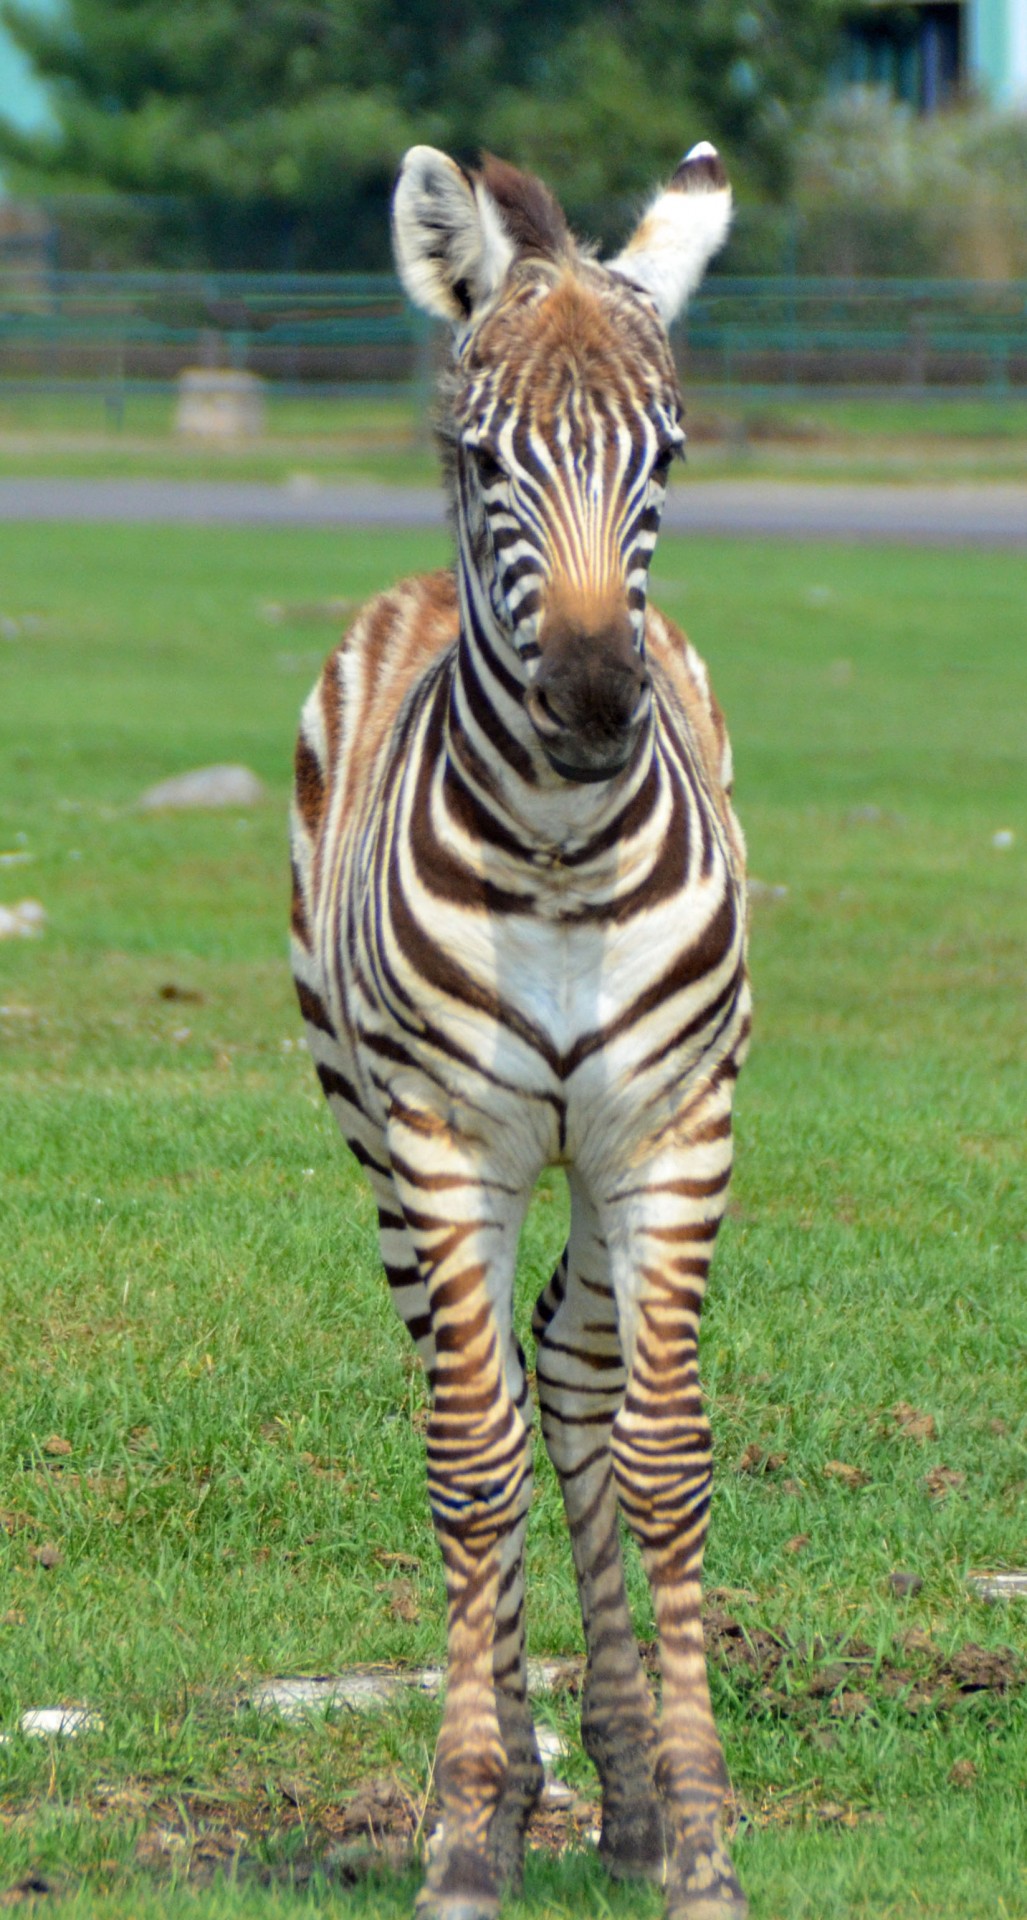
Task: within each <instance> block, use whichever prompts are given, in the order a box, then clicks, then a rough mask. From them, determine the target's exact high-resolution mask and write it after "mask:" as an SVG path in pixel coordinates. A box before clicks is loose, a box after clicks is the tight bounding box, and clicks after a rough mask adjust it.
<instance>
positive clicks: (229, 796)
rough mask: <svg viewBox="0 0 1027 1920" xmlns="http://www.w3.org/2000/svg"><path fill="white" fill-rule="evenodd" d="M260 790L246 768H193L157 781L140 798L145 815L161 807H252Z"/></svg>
mask: <svg viewBox="0 0 1027 1920" xmlns="http://www.w3.org/2000/svg"><path fill="white" fill-rule="evenodd" d="M263 798H264V787H263V784H262V782H261V781H260V780H258V779H257V776H256V774H255V773H251V772H250V769H249V767H236V766H231V765H228V766H216V767H196V768H194V770H193V771H192V772H191V773H180V774H178V775H177V776H176V778H175V779H173V780H161V781H160V782H159V783H158V785H157V786H155V787H148V788H147V790H146V792H145V793H144V794H142V795H141V796H140V800H139V805H140V806H141V807H144V808H145V809H146V811H147V812H157V811H159V810H160V809H161V808H164V807H255V806H257V805H258V804H259V803H260V801H261V800H263Z"/></svg>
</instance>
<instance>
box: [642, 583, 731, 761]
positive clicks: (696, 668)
mask: <svg viewBox="0 0 1027 1920" xmlns="http://www.w3.org/2000/svg"><path fill="white" fill-rule="evenodd" d="M646 651H647V653H648V655H649V659H650V661H651V662H652V663H654V664H655V665H657V666H658V667H660V668H662V670H663V673H664V676H665V678H666V679H667V680H668V681H669V683H670V686H671V688H672V689H673V691H674V693H675V694H676V696H677V698H678V700H679V701H680V703H681V705H682V707H683V708H684V711H685V714H686V715H687V718H688V721H689V725H690V727H691V730H692V733H693V735H694V736H695V740H696V744H697V746H698V747H699V750H700V752H701V754H702V757H703V764H704V767H705V770H706V773H707V775H708V777H709V778H710V780H711V783H712V785H713V786H714V788H715V789H716V788H718V787H719V788H722V789H723V791H724V793H725V794H728V795H730V793H731V787H732V783H733V780H734V764H733V761H732V757H731V742H730V740H729V739H728V732H727V726H726V724H725V721H724V715H723V713H722V712H721V709H720V704H719V702H718V700H717V696H716V694H715V693H714V691H713V687H712V685H711V684H710V673H709V668H708V667H707V665H706V662H705V660H704V659H703V658H702V655H701V654H699V653H697V652H696V650H695V648H694V647H693V645H692V643H691V641H690V640H689V638H688V636H687V634H684V633H682V631H681V628H680V627H677V626H675V624H674V622H673V620H668V618H667V615H666V614H665V613H661V612H660V611H659V609H658V608H657V607H653V606H650V607H649V608H648V609H647V611H646Z"/></svg>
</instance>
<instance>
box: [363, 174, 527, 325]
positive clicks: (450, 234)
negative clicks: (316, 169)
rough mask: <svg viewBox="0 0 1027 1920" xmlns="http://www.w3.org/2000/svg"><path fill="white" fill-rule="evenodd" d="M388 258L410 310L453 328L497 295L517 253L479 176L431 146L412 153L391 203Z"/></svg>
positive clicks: (491, 197) (494, 202)
mask: <svg viewBox="0 0 1027 1920" xmlns="http://www.w3.org/2000/svg"><path fill="white" fill-rule="evenodd" d="M392 251H393V253H394V255H395V258H396V266H397V269H398V271H399V277H400V279H401V280H402V282H403V285H404V287H405V288H406V290H407V292H408V294H409V295H410V298H411V300H412V301H413V302H414V305H415V306H418V307H423V308H424V309H425V311H426V312H427V313H432V314H434V315H435V317H436V319H438V320H451V321H453V322H454V323H459V322H460V321H461V320H466V319H468V318H469V317H470V315H471V313H472V312H473V311H474V308H475V307H476V306H478V304H479V303H480V302H481V301H482V300H485V299H487V298H488V296H489V294H490V293H494V292H495V290H496V288H497V287H498V285H499V283H500V281H501V280H502V279H503V276H504V274H505V273H506V270H507V268H508V266H509V265H510V262H511V260H512V259H513V257H514V251H515V249H514V243H513V241H512V239H511V237H510V234H509V233H508V231H507V229H506V226H505V224H504V222H503V217H502V214H501V212H500V210H499V207H498V206H497V204H496V201H495V199H494V198H493V196H492V194H491V193H490V192H489V190H488V188H487V187H486V186H485V184H484V182H483V181H482V180H481V178H480V177H478V176H471V175H470V174H467V173H465V172H464V169H463V168H462V167H459V166H457V163H456V161H455V160H451V159H450V158H449V155H448V154H446V153H439V152H438V150H437V148H435V147H411V148H410V151H409V153H407V154H406V155H405V156H404V159H403V164H402V166H401V167H400V170H399V178H398V180H397V181H396V191H395V193H394V194H393V198H392Z"/></svg>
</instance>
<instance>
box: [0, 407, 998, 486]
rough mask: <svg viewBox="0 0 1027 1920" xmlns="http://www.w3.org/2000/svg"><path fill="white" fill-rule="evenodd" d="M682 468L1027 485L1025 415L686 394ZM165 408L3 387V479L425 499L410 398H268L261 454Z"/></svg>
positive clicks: (430, 478)
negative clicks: (180, 427) (214, 437)
mask: <svg viewBox="0 0 1027 1920" xmlns="http://www.w3.org/2000/svg"><path fill="white" fill-rule="evenodd" d="M686 403H687V409H686V410H687V424H688V426H689V431H690V435H691V444H690V448H689V459H690V460H691V462H692V463H693V465H694V466H695V469H696V471H697V472H698V473H700V474H701V475H702V476H704V477H705V478H706V479H708V480H713V479H716V478H718V477H724V478H738V477H746V476H751V477H753V478H763V477H765V478H780V479H821V480H863V481H874V480H893V481H907V482H912V481H918V480H919V481H922V480H952V481H959V480H993V481H995V480H999V481H1027V401H1025V400H1024V399H1022V398H1018V397H1015V396H1009V395H1006V396H990V395H987V394H984V395H981V396H980V397H976V398H975V397H960V398H954V399H953V398H948V397H946V396H945V394H944V393H941V394H935V393H931V394H929V395H924V396H923V397H921V398H911V397H910V396H909V395H908V394H906V393H904V392H903V391H902V390H901V389H899V390H897V391H896V393H895V394H894V395H893V396H887V395H885V396H884V397H878V398H869V399H867V398H865V397H863V396H862V395H861V394H858V393H857V394H854V395H853V396H852V398H850V399H846V398H829V399H824V398H821V397H820V396H819V395H818V394H817V392H816V391H815V389H811V390H809V391H807V392H805V393H802V394H800V395H798V396H791V397H790V396H789V395H788V393H787V392H786V391H785V390H781V392H780V393H779V392H776V391H774V390H772V389H768V390H765V391H763V392H761V393H752V394H747V393H746V392H745V391H744V390H742V391H733V390H727V389H714V388H710V389H703V388H694V389H693V388H691V387H689V386H688V383H687V382H686ZM173 422H174V397H173V395H172V394H170V393H168V394H160V393H146V392H143V393H135V392H132V391H130V392H129V393H128V395H127V398H126V400H125V406H124V412H123V416H122V418H121V420H120V423H116V422H115V419H114V418H113V416H112V415H111V414H109V412H108V410H107V407H106V405H105V399H104V394H103V391H102V390H101V389H99V388H98V389H97V390H96V392H95V393H92V394H89V393H78V394H75V393H66V394H62V393H59V392H47V391H45V390H42V389H41V390H39V391H31V390H26V391H24V392H20V393H19V392H16V391H13V390H12V389H10V388H7V389H5V388H4V387H3V386H2V385H0V475H7V476H18V475H23V476H26V477H27V476H29V475H48V474H53V475H59V476H69V475H72V476H78V477H80V478H93V477H95V476H97V475H101V474H111V475H123V476H132V475H149V476H158V477H167V478H172V479H174V478H182V479H186V478H190V477H203V478H205V479H235V480H266V481H277V482H281V481H288V479H289V477H290V476H291V475H292V476H295V475H297V474H299V475H303V476H306V477H307V478H308V479H309V478H313V479H315V480H321V481H322V482H324V481H332V480H359V479H368V480H375V481H384V482H387V483H396V482H407V483H408V484H415V483H416V484H419V485H427V484H430V483H432V482H434V480H435V478H436V471H437V469H436V462H435V457H434V453H433V451H432V448H431V446H430V442H429V436H428V434H427V432H426V430H425V426H424V422H423V420H422V419H421V417H420V416H419V414H418V411H417V409H416V407H415V405H414V403H413V400H412V397H411V390H410V389H409V388H403V387H397V390H396V394H395V396H394V397H392V398H390V397H388V396H385V397H378V398H362V397H360V396H359V395H350V396H346V397H343V398H318V397H316V396H306V397H305V396H303V395H302V394H283V393H280V392H278V391H276V390H275V389H274V388H271V389H270V390H269V393H268V412H267V432H266V434H265V435H264V436H263V437H262V438H260V439H259V440H254V441H244V442H241V443H239V444H238V445H228V446H224V447H220V448H218V447H213V448H212V447H206V446H202V445H195V444H183V443H181V442H179V441H176V439H175V437H174V434H173Z"/></svg>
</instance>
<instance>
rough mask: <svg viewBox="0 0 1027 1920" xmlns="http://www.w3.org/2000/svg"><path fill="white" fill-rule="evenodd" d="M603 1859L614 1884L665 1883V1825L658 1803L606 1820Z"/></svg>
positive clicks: (600, 1845) (604, 1823) (624, 1810)
mask: <svg viewBox="0 0 1027 1920" xmlns="http://www.w3.org/2000/svg"><path fill="white" fill-rule="evenodd" d="M599 1858H600V1860H601V1861H602V1863H603V1865H604V1867H605V1868H606V1871H607V1873H608V1874H609V1875H610V1876H611V1878H612V1879H614V1880H654V1881H656V1882H657V1883H659V1882H660V1881H662V1879H663V1871H664V1839H663V1821H662V1819H661V1818H660V1810H659V1807H658V1806H657V1805H656V1804H655V1802H649V1803H647V1804H644V1805H642V1806H640V1807H638V1808H632V1809H631V1810H630V1811H629V1810H627V1809H624V1808H622V1809H620V1810H619V1811H618V1813H617V1814H616V1815H615V1816H614V1815H610V1816H609V1817H607V1818H604V1820H603V1828H602V1832H601V1834H600V1836H599Z"/></svg>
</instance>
